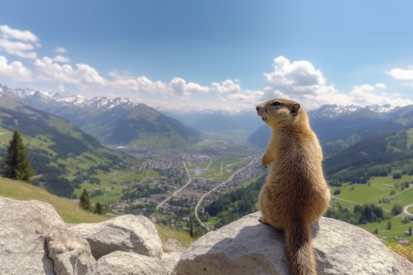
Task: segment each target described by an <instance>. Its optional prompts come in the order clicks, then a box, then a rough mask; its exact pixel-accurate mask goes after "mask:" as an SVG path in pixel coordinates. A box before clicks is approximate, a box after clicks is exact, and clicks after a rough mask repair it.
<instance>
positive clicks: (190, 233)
mask: <svg viewBox="0 0 413 275" xmlns="http://www.w3.org/2000/svg"><path fill="white" fill-rule="evenodd" d="M189 236H191V238H194V237H195V233H194V226H193V224H192V220H191V221H190V225H189Z"/></svg>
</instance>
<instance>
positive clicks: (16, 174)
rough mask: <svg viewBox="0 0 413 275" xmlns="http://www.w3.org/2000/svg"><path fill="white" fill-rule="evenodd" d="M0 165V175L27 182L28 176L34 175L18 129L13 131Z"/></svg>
mask: <svg viewBox="0 0 413 275" xmlns="http://www.w3.org/2000/svg"><path fill="white" fill-rule="evenodd" d="M1 166H2V167H1V168H2V169H1V170H2V171H1V175H2V176H3V177H6V178H9V179H14V180H20V181H26V182H29V181H30V178H31V177H32V176H34V175H35V173H34V171H33V170H32V168H31V167H30V160H29V158H28V157H27V154H26V149H25V147H24V144H23V139H22V136H21V135H20V133H19V131H14V133H13V138H12V139H11V140H10V145H9V148H8V149H7V153H6V157H5V158H4V161H3V164H2V165H1Z"/></svg>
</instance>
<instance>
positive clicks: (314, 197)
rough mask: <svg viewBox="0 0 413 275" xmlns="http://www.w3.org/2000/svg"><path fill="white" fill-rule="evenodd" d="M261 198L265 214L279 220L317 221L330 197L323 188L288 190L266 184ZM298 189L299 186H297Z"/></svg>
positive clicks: (261, 205)
mask: <svg viewBox="0 0 413 275" xmlns="http://www.w3.org/2000/svg"><path fill="white" fill-rule="evenodd" d="M264 188H266V191H265V192H263V194H262V195H263V196H265V197H264V198H261V202H260V208H261V211H262V212H263V214H264V216H270V218H269V219H275V220H278V222H282V221H285V222H289V221H293V220H296V219H302V220H305V221H306V222H308V223H313V222H315V221H317V220H318V219H319V218H320V217H321V216H322V215H323V214H324V212H325V210H326V208H327V206H328V198H326V196H325V192H326V191H324V193H320V191H321V192H322V190H319V191H315V190H302V189H301V190H295V191H294V190H288V189H286V188H284V189H277V188H275V186H270V185H266V186H265V187H264ZM296 189H298V188H296Z"/></svg>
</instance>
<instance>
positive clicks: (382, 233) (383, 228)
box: [359, 217, 413, 243]
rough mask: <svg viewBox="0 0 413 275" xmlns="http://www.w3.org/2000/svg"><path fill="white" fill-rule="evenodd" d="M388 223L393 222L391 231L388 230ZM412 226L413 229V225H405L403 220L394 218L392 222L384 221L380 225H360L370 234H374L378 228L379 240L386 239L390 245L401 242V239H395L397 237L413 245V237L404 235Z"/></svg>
mask: <svg viewBox="0 0 413 275" xmlns="http://www.w3.org/2000/svg"><path fill="white" fill-rule="evenodd" d="M388 222H391V225H392V226H391V229H390V230H387V224H388ZM410 226H412V227H413V223H407V224H403V223H402V218H399V217H393V218H392V219H390V220H384V221H382V222H380V223H367V224H362V225H359V227H361V228H363V229H366V230H367V231H369V232H370V233H373V231H374V230H375V229H376V228H377V231H378V234H377V236H378V237H379V238H382V237H385V238H386V241H388V242H390V243H394V242H398V241H399V239H394V237H395V236H397V237H398V238H400V237H402V238H403V239H406V240H409V241H410V243H412V242H413V236H405V233H404V232H405V231H407V230H409V227H410Z"/></svg>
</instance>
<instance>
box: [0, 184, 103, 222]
mask: <svg viewBox="0 0 413 275" xmlns="http://www.w3.org/2000/svg"><path fill="white" fill-rule="evenodd" d="M0 196H2V197H8V198H13V199H17V200H38V201H43V202H47V203H49V204H51V205H53V207H54V208H55V209H56V211H57V213H59V215H60V216H61V217H62V219H63V220H64V221H65V222H67V223H92V222H102V221H105V220H108V219H110V217H109V216H105V215H103V216H101V215H96V214H93V213H90V212H87V211H84V210H82V209H81V208H80V207H79V205H78V204H77V203H75V202H73V201H72V200H69V199H66V198H60V197H57V196H55V195H52V194H50V193H48V192H47V191H46V190H44V189H41V188H39V187H36V186H33V185H30V184H28V183H24V182H19V181H14V180H9V179H5V178H1V177H0Z"/></svg>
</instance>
